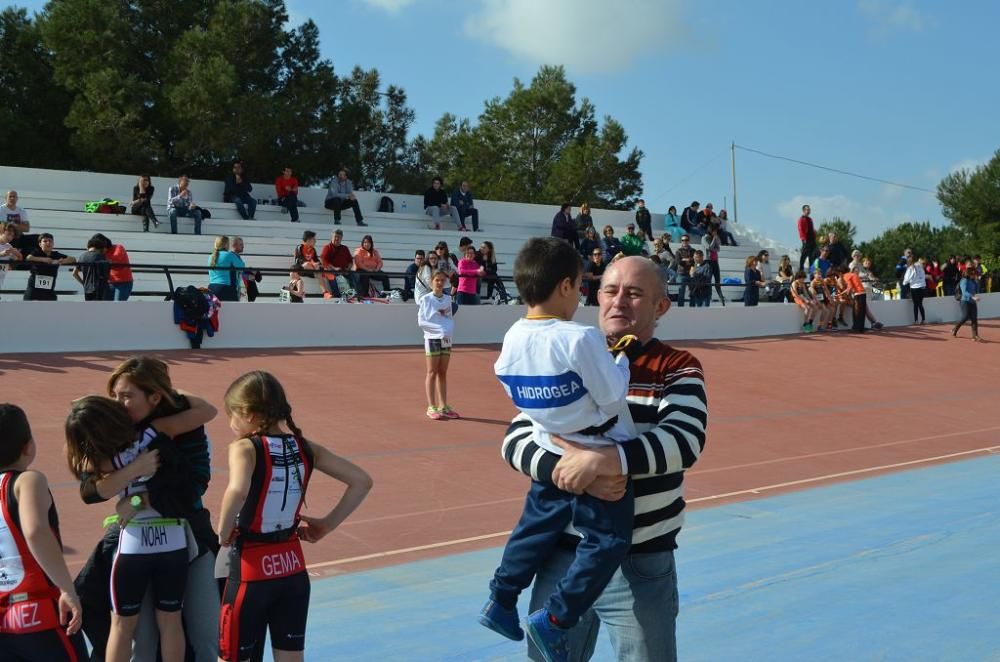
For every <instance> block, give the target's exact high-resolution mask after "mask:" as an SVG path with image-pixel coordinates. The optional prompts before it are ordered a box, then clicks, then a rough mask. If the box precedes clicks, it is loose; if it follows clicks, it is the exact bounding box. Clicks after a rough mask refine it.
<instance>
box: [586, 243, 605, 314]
mask: <svg viewBox="0 0 1000 662" xmlns="http://www.w3.org/2000/svg"><path fill="white" fill-rule="evenodd" d="M605 266H606V265H605V264H604V251H602V250H601V249H600V248H599V247H595V248H592V249H591V251H590V253H589V254H588V255H587V260H586V262H584V264H583V284H584V287H585V288H586V289H587V300H586V304H585V305H587V306H596V305H597V293H598V291H600V289H601V276H603V275H604V269H605Z"/></svg>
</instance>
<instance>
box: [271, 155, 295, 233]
mask: <svg viewBox="0 0 1000 662" xmlns="http://www.w3.org/2000/svg"><path fill="white" fill-rule="evenodd" d="M274 192H275V193H276V194H277V196H278V204H279V205H281V206H282V207H283V208H284V209H286V210H288V215H289V217H290V218H291V221H292V223H298V222H299V180H298V179H296V178H295V176H294V175H293V174H292V169H291V168H289V167H287V166H286V167H285V169H284V170H282V171H281V176H279V177H278V178H277V179H275V180H274Z"/></svg>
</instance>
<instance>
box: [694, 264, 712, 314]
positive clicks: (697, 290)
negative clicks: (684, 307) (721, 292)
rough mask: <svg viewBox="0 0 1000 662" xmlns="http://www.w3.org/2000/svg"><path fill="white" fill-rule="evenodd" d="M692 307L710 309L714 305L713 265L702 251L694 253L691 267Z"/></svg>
mask: <svg viewBox="0 0 1000 662" xmlns="http://www.w3.org/2000/svg"><path fill="white" fill-rule="evenodd" d="M690 274H691V281H690V282H691V306H692V307H694V308H708V307H709V306H710V305H711V304H712V265H711V264H710V263H709V262H708V261H707V260H706V259H705V253H703V252H702V251H695V252H694V263H693V264H692V265H691V271H690Z"/></svg>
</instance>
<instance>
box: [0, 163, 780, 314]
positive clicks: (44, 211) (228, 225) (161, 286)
mask: <svg viewBox="0 0 1000 662" xmlns="http://www.w3.org/2000/svg"><path fill="white" fill-rule="evenodd" d="M173 183H174V181H173V180H168V179H164V178H154V179H153V185H154V186H155V187H156V198H157V200H156V203H158V204H157V205H156V211H157V215H158V217H159V219H160V226H159V228H156V229H154V228H152V227H151V228H150V231H149V232H148V233H144V232H143V231H142V224H141V219H140V217H138V216H132V215H130V214H124V215H114V214H88V213H85V212H84V211H83V207H84V203H85V202H86V201H88V200H95V199H100V198H104V197H109V198H115V199H118V200H119V201H121V202H122V203H123V204H125V203H127V202H128V200H129V199H130V197H131V190H132V186H133V185H134V184H135V178H134V177H132V176H127V175H107V174H97V173H76V172H67V171H49V170H36V169H31V168H12V167H0V188H4V189H16V190H17V191H18V193H19V196H20V202H19V204H20V205H21V206H22V207H24V208H25V209H26V210H27V211H28V215H29V221H30V222H31V232H32V233H33V234H34V233H39V232H51V233H52V234H53V235H54V236H55V248H56V250H58V251H61V252H64V253H66V254H68V255H72V256H74V257H75V256H76V255H78V254H79V253H80V252H83V250H84V247H85V246H86V242H87V239H89V237H90V236H91V235H92V234H93V233H94V232H103V233H104V234H106V235H108V236H109V237H110V238H111V239H112V240H113V241H114V242H116V243H121V244H123V245H124V246H125V248H126V249H127V250H128V252H129V256H130V259H131V261H132V263H133V264H136V265H138V264H165V265H176V266H178V267H197V268H199V269H202V270H203V269H204V266H205V265H206V264H207V260H208V256H209V255H210V254H211V251H212V246H213V242H214V236H215V235H220V234H225V235H229V236H234V235H239V236H241V237H243V238H244V241H245V243H246V250H245V252H244V255H243V257H244V261H245V262H246V264H247V266H248V268H250V269H280V270H283V271H285V273H274V274H267V275H265V276H264V279H263V280H262V281H261V283H260V284H259V288H260V291H261V295H262V299H261V300H262V301H268V300H271V301H277V298H276V297H277V293H278V292H279V290H280V289H281V287H282V286H283V285H284V284H285V283H286V282H287V280H288V277H287V269H288V267H289V266H290V265H291V262H292V253H293V251H294V248H295V246H296V245H297V244H298V243H299V242H300V240H301V236H302V231H303V230H306V229H309V230H313V231H315V232H316V233H317V250H319V249H320V248H321V247H322V246H323V245H324V244H325V243H326V242H327V241H329V237H330V233H331V232H332V230H333V229H334V228H335V227H340V228H341V229H342V230H343V232H344V244H345V245H347V246H348V248H350V249H351V250H352V251H353V250H354V249H355V248H356V247H357V246H359V245H360V243H361V238H362V237H363V236H364V235H366V234H371V235H372V236H373V237H374V241H375V247H376V248H377V249H378V250H379V252H380V253H381V255H382V257H383V259H384V260H385V267H384V270H385V271H386V272H389V273H393V272H402V271H403V270H405V268H406V266H407V265H408V264H410V263H411V262H412V259H413V251H414V250H415V249H418V248H422V249H424V250H430V249H432V248H433V246H434V244H435V243H437V242H438V241H440V240H444V241H446V242H447V243H448V246H449V248H450V249H451V251H452V252H457V248H458V241H459V238H460V237H462V236H469V237H470V238H472V239H473V241H474V242H475V243H476V246H478V245H479V242H481V241H483V240H490V241H492V242H493V244H494V247H495V249H496V254H497V260H498V262H499V263H500V275H501V276H506V277H509V276H510V274H511V269H512V266H513V262H514V257H515V256H516V254H517V251H518V250H519V249H520V247H521V245H522V244H523V242H524V240H525V239H526V238H528V237H531V236H538V235H547V234H548V233H549V228H550V225H551V220H552V217H553V216H554V214H555V212H556V211H557V207H555V206H545V205H529V204H520V203H504V202H495V201H477V203H476V206H477V208H479V210H480V226H481V228H482V229H483V231H482V232H477V233H472V232H471V231H470V232H458V231H457V230H456V229H453V228H452V226H451V223H445V224H444V229H442V230H439V231H435V230H431V229H429V228H428V224H429V222H430V221H429V217H427V216H426V215H424V214H423V213H421V212H422V205H423V198H422V196H418V195H402V194H395V193H392V194H388V195H389V197H391V198H392V199H393V201H394V204H395V210H396V211H395V213H382V212H378V211H377V207H378V202H379V199H380V198H381V197H382V195H383V194H382V193H369V192H364V191H359V192H358V199H359V203H360V206H361V209H362V212H363V214H364V218H365V222H366V223H367V224H368V226H367V227H361V226H357V225H356V224H355V222H354V215H353V213H352V212H351V211H345V212H344V214H343V221H342V225H340V226H335V225H334V224H333V215H332V213H331V212H329V211H328V210H326V209H325V208H324V207H323V200H324V198H325V189H324V188H318V187H312V188H305V187H303V188H302V189H301V190H300V199H301V200H302V201H303V202H304V203H305V204H306V205H307V206H306V207H302V208H300V209H299V214H300V222H299V223H291V222H290V221H289V217H288V215H287V214H285V213H282V210H281V209H280V208H279V207H277V206H274V205H269V204H264V205H259V206H258V207H257V213H256V220H254V221H244V220H243V219H241V218H240V217H239V215H238V214H237V212H236V208H235V205H232V204H228V203H223V202H221V199H222V183H221V182H214V181H206V180H193V181H192V183H191V191H192V194H193V196H194V199H195V202H196V203H197V204H198V205H199V206H201V207H203V208H205V209H208V210H209V211H210V212H211V214H212V218H210V219H207V220H205V222H204V223H203V225H202V233H203V234H202V236H196V235H194V234H193V228H194V223H193V221H192V220H191V219H189V218H180V219H178V231H179V233H180V234H178V235H171V234H170V227H169V223H168V222H167V214H166V196H167V190H168V188H169V186H170V185H172V184H173ZM253 194H254V196H255V197H257V198H263V199H269V198H272V197H274V188H273V186H271V185H270V184H254V191H253ZM404 202H405V203H406V205H405V206H406V209H407V212H403V211H402V209H403V206H404V205H403V203H404ZM593 215H594V222H595V225H597V226H598V227H600V226H603V225H605V224H610V225H612V226H613V227H614V228H615V232H616V235H621V234H624V231H625V225H626V224H627V223H629V222H631V221H632V220H633V218H634V215H633V214H632V213H631V212H620V211H610V210H594V212H593ZM653 227H654V229H655V228H657V227H662V215H657V214H654V215H653ZM730 230H731V231H732V232H733V233H734V234H735V235H736V237H737V240H738V241H739V242H740V246H739V247H725V248H723V249H722V251H721V252H720V257H719V262H720V269H721V271H722V276H723V278H727V277H728V278H736V279H739V280H742V276H743V265H744V260H745V258H746V256H747V255H750V254H752V253H756V252H757V251H759V250H760V249H761V248H762V247H767V248H769V249H770V250H771V251H772V255H775V253H777V252H778V251H780V250H782V248H781V247H780V246H777V245H775V244H773V243H771V242H767V241H765V240H761V238H760V237H759V236H758V235H757V234H756V233H754V232H753V231H752V230H750V229H749V228H746V227H744V226H741V225H739V226H738V225H736V224H733V223H730ZM785 252H787V251H785ZM71 269H72V267H63V268H62V269H61V270H60V276H59V279H58V282H57V290H58V291H60V292H69V293H70V294H63V295H61V297H60V298H66V299H75V298H82V292H81V290H80V286H79V284H78V283H77V282H76V281H75V280H74V279H73V278H72V277H71V276H70V275H69V272H70V271H71ZM171 275H172V277H173V285H174V287H179V286H184V285H188V284H191V285H196V286H204V285H205V284H206V283H207V274H205V273H204V271H201V273H198V272H197V270H195V272H194V273H182V272H180V271H176V270H174V269H171ZM26 280H27V272H24V271H13V272H9V273H8V274H7V278H6V280H5V282H4V290H5V291H7V292H8V294H7V295H5V298H8V299H9V298H13V297H14V295H12V294H10V293H9V292H11V291H17V290H19V289H20V290H23V287H24V284H25V281H26ZM304 281H305V282H306V283H307V288H311V289H310V290H309V291H311V292H317V291H318V288H317V287H316V285H315V282H314V281H313V280H312V279H309V278H306V279H304ZM391 281H392V286H393V287H402V278H392V279H391ZM166 289H167V281H166V278H165V276H164V274H163V272H162V270H161V271H159V272H158V273H156V272H153V273H142V272H139V271H137V272H136V273H135V292H136V293H135V294H134V297H135V298H137V299H143V298H149V299H161V298H162V294H159V293H162V292H164V291H166ZM508 291H510V292H511V293H514V291H515V288H514V287H513V284H509V285H508ZM741 292H742V290H741V288H726V297H727V298H728V299H736V298H738V297H739V296H740V294H741ZM154 293H155V294H154ZM713 296H714V293H713ZM310 300H317V301H321V299H318V298H307V301H310Z"/></svg>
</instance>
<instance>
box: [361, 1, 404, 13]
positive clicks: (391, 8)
mask: <svg viewBox="0 0 1000 662" xmlns="http://www.w3.org/2000/svg"><path fill="white" fill-rule="evenodd" d="M414 2H415V0H364V3H365V4H366V5H369V6H371V7H374V8H375V9H381V10H382V11H384V12H387V13H389V14H396V13H398V12H399V11H400V10H402V9H406V8H407V7H409V6H410V5H412V4H413V3H414Z"/></svg>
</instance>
